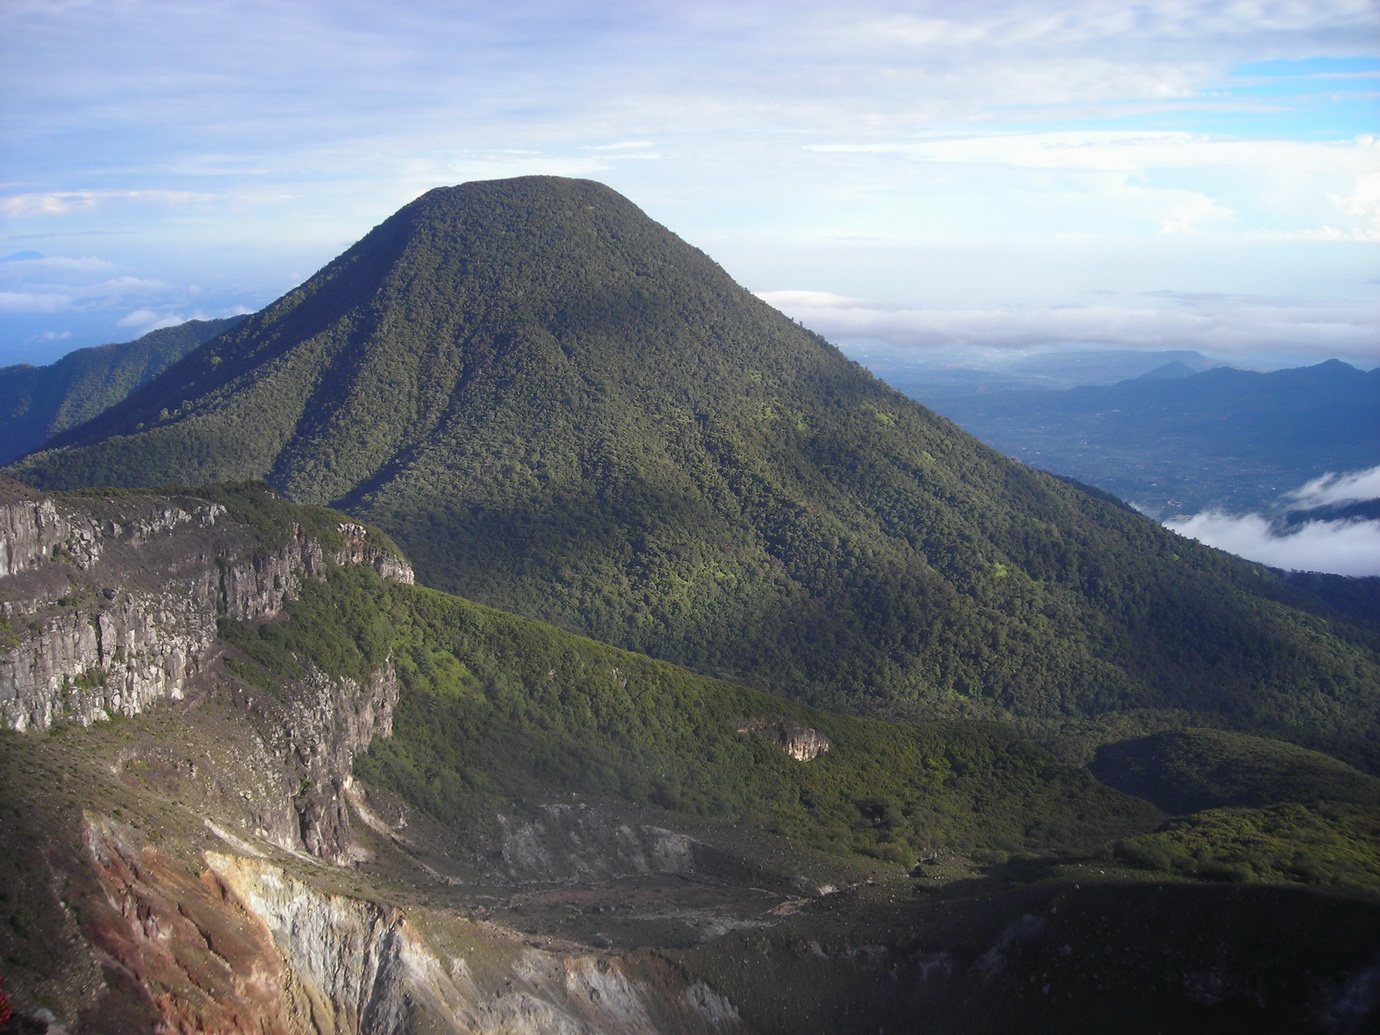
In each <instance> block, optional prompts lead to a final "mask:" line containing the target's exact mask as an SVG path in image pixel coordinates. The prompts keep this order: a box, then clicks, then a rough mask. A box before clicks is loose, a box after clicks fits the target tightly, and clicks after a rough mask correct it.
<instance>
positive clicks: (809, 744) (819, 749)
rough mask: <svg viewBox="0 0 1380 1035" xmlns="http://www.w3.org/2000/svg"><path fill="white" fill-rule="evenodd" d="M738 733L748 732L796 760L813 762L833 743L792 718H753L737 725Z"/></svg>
mask: <svg viewBox="0 0 1380 1035" xmlns="http://www.w3.org/2000/svg"><path fill="white" fill-rule="evenodd" d="M738 732H739V733H750V734H752V735H753V736H756V737H760V738H761V739H762V740H765V741H766V742H767V743H768V744H773V745H775V746H776V747H779V748H780V749H781V750H782V751H784V752H786V754H788V755H790V756H791V757H792V758H794V759H795V760H796V761H797V762H813V761H814V760H815V759H816V758H818V757H819V756H820V755H822V754H824V753H825V752H826V751H828V750H829V749H830V748H831V747H833V745H832V744H831V743H830V742H829V738H828V737H826V736H825V735H824V734H823V733H820V732H819V730H816V729H811V728H810V727H809V726H806V725H805V724H804V723H801V722H796V721H794V720H793V719H780V718H775V719H754V720H753V721H752V722H749V723H746V724H745V725H743V726H741V727H739V729H738Z"/></svg>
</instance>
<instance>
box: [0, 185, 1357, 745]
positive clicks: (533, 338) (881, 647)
mask: <svg viewBox="0 0 1380 1035" xmlns="http://www.w3.org/2000/svg"><path fill="white" fill-rule="evenodd" d="M1188 380H1194V379H1188ZM1147 383H1148V384H1152V385H1153V384H1165V385H1170V384H1175V383H1177V382H1147ZM12 470H13V472H14V473H15V474H16V476H18V477H20V478H22V479H24V480H28V481H31V482H34V483H37V484H39V485H42V486H46V487H50V488H58V487H77V486H93V485H102V484H107V483H115V484H120V485H130V486H132V485H140V484H161V483H167V482H171V481H180V482H193V483H196V482H208V481H224V480H237V479H249V478H266V479H267V480H268V481H269V482H270V483H271V484H273V485H274V486H275V487H277V488H278V489H280V490H281V491H283V492H285V493H287V494H288V495H289V496H291V497H292V498H294V499H296V500H298V501H304V502H319V503H331V504H333V505H336V506H338V507H339V508H341V509H343V510H346V511H348V512H350V513H353V514H356V515H359V516H361V517H364V518H365V519H367V520H369V521H371V522H373V523H375V524H377V525H379V526H380V527H382V528H383V529H384V530H385V531H387V532H389V533H390V534H391V535H393V536H394V537H395V538H397V539H398V541H399V542H400V543H401V544H402V545H403V547H404V549H405V550H406V551H407V552H408V554H409V555H410V556H411V557H412V558H413V561H414V563H415V564H416V567H417V571H418V576H419V578H420V579H421V580H422V581H423V582H426V583H429V584H431V585H433V586H436V587H439V588H443V589H446V590H448V591H451V592H457V593H460V594H463V595H465V596H467V597H470V598H473V599H476V600H478V601H480V602H483V603H486V604H489V605H492V606H496V607H500V608H503V609H505V610H508V611H512V612H516V613H518V614H522V615H524V616H528V617H533V618H539V619H541V620H543V621H547V622H550V623H552V624H555V625H558V626H560V627H563V628H565V629H567V630H572V631H576V632H580V633H584V634H587V635H590V636H593V637H595V638H598V639H601V640H604V641H605V642H609V643H613V644H616V645H618V646H621V647H624V648H631V649H634V650H637V651H639V652H642V653H646V654H650V655H653V656H655V657H658V658H662V659H665V660H671V661H675V662H678V663H681V664H684V665H687V666H689V667H690V668H692V669H695V670H697V671H699V672H701V673H708V674H713V675H726V676H732V677H734V678H737V679H740V680H744V681H746V682H748V683H750V684H752V685H754V686H756V687H760V688H767V689H771V690H775V691H778V692H780V693H782V694H784V695H788V696H791V697H794V698H797V699H803V700H806V701H808V702H811V703H815V704H829V705H833V706H837V707H841V708H846V709H847V710H850V711H853V712H863V713H868V714H873V715H885V716H906V717H911V718H935V717H940V716H959V715H966V716H974V715H975V716H988V717H997V716H1004V715H1009V714H1020V715H1029V716H1042V717H1047V718H1054V717H1074V718H1086V717H1089V716H1095V715H1100V714H1105V713H1108V712H1114V711H1122V710H1128V709H1134V710H1141V711H1143V712H1144V713H1146V714H1150V713H1154V714H1159V713H1162V712H1164V711H1166V710H1173V711H1175V714H1176V715H1177V714H1181V713H1183V712H1187V713H1191V714H1193V715H1195V716H1201V717H1203V718H1202V719H1201V723H1200V724H1202V725H1218V724H1223V723H1227V724H1233V725H1239V726H1245V727H1250V728H1253V729H1256V728H1263V727H1268V728H1271V729H1278V730H1283V731H1288V735H1290V736H1304V734H1305V732H1307V734H1308V735H1309V736H1312V737H1316V736H1319V735H1327V736H1333V737H1335V739H1336V741H1337V743H1338V745H1339V747H1338V751H1339V753H1340V754H1341V755H1342V757H1347V758H1353V757H1357V756H1358V755H1366V756H1367V757H1368V753H1372V752H1373V751H1374V745H1373V744H1372V743H1371V742H1370V741H1369V740H1367V737H1368V736H1369V734H1370V731H1371V730H1372V729H1373V728H1374V716H1375V714H1376V713H1377V711H1380V662H1377V658H1376V656H1375V654H1374V653H1373V651H1372V650H1371V649H1370V648H1369V647H1368V646H1367V645H1366V644H1365V643H1364V642H1363V640H1362V639H1361V638H1360V633H1358V632H1357V631H1356V630H1353V629H1350V628H1349V627H1347V626H1345V625H1338V624H1333V623H1331V622H1330V621H1329V620H1327V619H1325V618H1324V617H1321V616H1319V615H1315V614H1310V613H1307V612H1304V611H1300V610H1296V609H1294V608H1291V607H1289V606H1286V605H1285V604H1283V603H1281V602H1280V601H1281V600H1282V599H1283V598H1285V597H1287V596H1290V595H1291V594H1295V591H1294V590H1291V589H1290V588H1289V587H1288V586H1286V585H1285V584H1284V583H1283V582H1282V581H1280V580H1279V579H1278V578H1277V577H1276V576H1274V575H1272V574H1270V573H1268V572H1266V571H1265V570H1264V569H1262V568H1260V567H1258V566H1255V565H1250V564H1246V563H1243V562H1239V561H1237V560H1235V559H1233V558H1230V557H1228V556H1226V555H1224V554H1221V553H1218V552H1216V551H1212V550H1209V549H1207V548H1204V547H1200V546H1198V545H1197V544H1194V543H1192V542H1188V541H1186V540H1184V539H1182V538H1180V537H1177V536H1175V535H1173V534H1171V533H1169V532H1166V531H1164V530H1162V529H1161V528H1159V527H1158V526H1157V525H1156V524H1155V523H1153V522H1152V521H1150V520H1148V519H1146V518H1144V517H1141V516H1140V515H1138V514H1136V513H1134V512H1131V511H1129V510H1128V509H1126V508H1123V507H1120V506H1118V505H1117V504H1115V503H1113V502H1108V501H1106V500H1102V499H1098V498H1095V497H1093V496H1091V495H1089V494H1086V493H1084V492H1082V491H1080V490H1079V489H1077V488H1076V487H1073V486H1071V485H1068V484H1065V483H1063V482H1061V481H1058V480H1056V479H1055V478H1052V477H1049V476H1046V475H1043V474H1040V473H1038V472H1035V471H1031V470H1030V469H1028V468H1025V467H1022V466H1020V465H1017V464H1015V463H1012V462H1011V461H1009V460H1007V459H1006V458H1004V457H1002V456H1000V455H998V454H997V453H995V452H994V451H992V450H990V449H988V448H987V447H985V446H983V445H982V444H981V443H979V442H978V441H976V440H975V439H973V438H972V437H971V436H969V435H967V434H964V433H963V432H961V431H959V430H958V429H957V428H955V427H954V425H953V424H952V423H950V422H949V421H948V420H945V419H943V418H941V417H938V416H936V415H935V414H934V413H932V412H930V411H929V410H927V409H925V408H923V407H921V406H919V405H917V404H915V403H914V402H912V401H910V400H908V399H906V398H905V397H904V396H903V395H901V394H899V393H897V392H895V391H893V390H892V389H890V388H888V387H887V386H886V385H884V384H883V383H881V382H880V381H878V380H877V379H876V378H874V377H873V376H871V375H870V374H868V373H867V372H866V371H865V370H863V369H862V368H861V367H859V366H858V365H857V364H855V363H852V362H850V361H849V360H847V359H846V358H845V357H844V356H843V355H842V354H841V353H840V352H839V351H838V350H837V349H835V348H834V347H832V346H831V345H829V344H828V343H827V342H825V341H823V340H822V339H820V338H819V337H818V336H816V335H814V334H811V333H810V332H808V331H806V330H804V329H802V328H800V327H799V326H798V325H796V324H794V323H793V322H792V321H790V320H788V319H787V318H785V317H784V316H782V315H781V314H780V313H778V312H777V311H776V310H774V309H772V308H770V307H769V306H767V305H766V304H765V303H763V302H762V301H761V300H759V299H757V298H755V297H754V296H752V295H751V294H749V293H748V292H746V291H745V290H743V289H742V288H741V287H739V286H738V285H737V284H735V283H733V281H732V280H731V279H730V278H729V277H728V276H727V275H726V274H725V273H724V272H723V270H721V269H720V268H719V267H718V266H716V265H715V264H714V263H713V262H712V261H711V260H710V259H709V258H708V257H707V256H705V255H704V254H703V253H701V252H699V251H698V250H696V249H695V248H693V247H691V246H689V245H688V244H686V243H685V242H683V241H681V240H680V239H679V238H677V237H675V236H674V235H673V234H671V233H670V232H669V231H667V230H666V229H665V228H664V227H661V226H659V225H657V224H656V223H654V222H653V221H651V220H650V219H648V218H647V217H646V216H645V215H644V214H643V213H641V212H640V211H639V210H638V209H637V208H636V207H635V206H633V205H632V204H631V203H630V202H629V201H627V200H626V199H625V198H622V197H620V196H619V195H617V194H616V193H614V192H613V191H611V190H609V189H608V188H606V187H603V186H601V185H599V184H595V183H591V182H589V181H580V180H564V179H556V178H550V177H525V178H520V179H516V180H503V181H491V182H485V183H474V184H466V185H464V186H461V187H456V188H443V189H438V190H434V191H431V192H429V193H428V194H426V195H424V196H423V197H421V198H419V199H418V200H417V201H415V202H413V203H412V204H410V205H408V206H406V207H405V208H403V209H402V210H401V211H400V212H398V213H397V214H396V215H394V216H393V217H391V218H390V219H388V220H387V221H385V222H384V223H382V224H381V225H380V226H378V227H376V228H375V229H374V230H373V231H371V232H370V233H369V234H368V235H367V236H366V237H365V238H364V239H363V240H361V241H360V242H359V243H358V244H356V245H355V246H353V247H352V248H350V249H349V250H348V251H347V252H345V253H344V254H343V255H342V256H340V257H339V258H338V259H336V260H335V261H334V262H332V263H330V264H329V265H328V266H326V267H325V268H324V269H322V270H321V271H320V272H319V273H318V274H317V275H316V276H314V277H313V278H311V280H309V281H307V282H306V283H305V284H303V285H302V286H301V287H299V288H297V289H295V290H294V291H292V292H290V293H289V294H287V295H286V296H284V297H283V298H282V299H280V300H278V301H277V302H275V303H274V304H273V305H271V306H269V307H268V308H267V309H265V310H263V311H262V312H260V313H258V314H255V315H254V316H252V317H250V318H249V319H248V320H246V321H245V322H244V323H242V324H240V325H239V326H238V327H236V328H234V329H232V330H231V331H229V332H227V333H225V334H223V335H222V336H220V337H219V338H218V339H217V340H216V341H215V342H213V343H208V344H207V345H206V346H205V347H203V348H200V349H198V350H197V351H196V352H194V353H192V354H191V355H190V356H188V357H187V358H186V359H184V360H183V361H182V362H181V363H179V364H178V365H176V366H175V367H173V368H171V369H170V370H168V371H166V372H165V373H164V374H162V375H161V376H160V377H158V378H156V379H154V380H153V381H151V382H149V383H148V384H146V385H145V386H144V387H143V388H141V389H139V390H138V391H136V392H134V393H133V394H132V395H130V397H129V398H128V399H126V400H125V401H124V402H123V403H121V404H119V405H117V406H114V407H112V408H110V409H109V410H107V411H105V412H104V413H103V414H101V415H100V416H98V417H97V418H96V419H94V420H93V421H91V422H89V423H88V424H86V425H83V426H81V427H79V428H75V429H73V430H71V431H69V432H67V433H65V434H64V435H63V436H60V437H59V438H58V439H55V440H54V443H53V448H51V449H49V450H47V451H45V452H42V453H37V454H33V455H31V456H29V457H27V458H26V459H24V460H23V461H22V462H21V463H19V464H17V465H15V466H14V467H13V469H12Z"/></svg>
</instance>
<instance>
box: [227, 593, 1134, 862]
mask: <svg viewBox="0 0 1380 1035" xmlns="http://www.w3.org/2000/svg"><path fill="white" fill-rule="evenodd" d="M221 631H222V635H223V636H224V637H225V638H226V639H227V640H228V641H229V642H230V643H232V644H233V645H234V646H235V647H236V648H238V649H239V651H241V652H243V654H244V655H246V656H247V657H248V658H249V659H252V662H248V663H246V661H244V660H241V661H240V662H238V663H237V665H236V669H237V671H239V672H240V674H241V675H243V676H245V677H246V678H248V679H250V680H252V681H254V682H256V683H258V684H259V685H260V686H262V687H264V688H266V689H272V688H273V686H274V685H275V682H276V681H277V680H280V679H283V678H292V677H294V676H299V675H300V674H301V672H302V667H301V666H302V660H301V659H305V660H306V661H308V662H309V663H310V664H312V665H314V666H315V667H317V668H320V669H323V670H325V671H328V672H331V673H333V674H337V675H346V676H350V677H352V678H356V679H362V678H364V677H366V676H367V675H368V674H369V673H370V672H371V671H373V670H374V669H375V668H377V667H378V666H379V665H381V664H383V663H384V662H385V661H386V660H388V659H391V660H392V663H393V664H394V665H395V667H396V669H397V672H398V674H399V677H400V679H401V683H402V698H401V701H400V703H399V706H398V709H397V712H396V715H395V721H394V729H395V732H394V735H393V737H392V738H391V739H388V740H385V741H380V742H378V743H376V744H375V746H374V748H373V749H372V750H371V751H370V753H369V754H368V755H367V756H365V757H364V758H363V759H361V760H360V762H359V763H358V765H357V769H358V772H359V774H360V775H361V776H362V777H364V778H366V779H368V780H369V781H370V782H372V783H375V784H377V785H382V786H385V787H391V788H392V789H394V790H396V791H397V792H398V793H400V794H402V795H403V796H404V797H405V798H407V799H408V800H410V801H412V802H413V803H414V804H417V805H419V806H421V807H423V808H424V809H426V810H427V811H428V812H430V813H431V814H432V815H435V816H437V817H438V818H441V819H443V820H446V821H448V822H450V823H456V822H459V821H462V820H464V819H467V818H469V817H470V816H471V815H472V814H473V812H474V810H476V809H477V808H479V804H478V803H483V802H486V801H492V800H495V799H497V800H504V799H511V798H514V797H520V796H555V795H561V796H564V795H566V794H568V793H570V792H575V793H578V794H581V795H586V796H603V797H610V798H618V799H622V800H625V801H629V802H633V803H636V804H643V805H654V806H657V807H660V808H664V809H668V810H671V811H674V812H681V813H686V814H689V815H693V816H697V817H701V818H706V819H712V820H718V821H726V822H731V823H736V824H744V823H745V824H751V825H753V826H754V827H762V828H765V829H766V830H768V831H770V832H773V833H777V834H780V835H783V836H788V837H791V838H794V839H797V840H798V841H800V842H801V843H804V844H808V845H812V846H814V847H817V848H820V849H823V850H826V851H831V852H834V853H838V854H842V855H845V856H847V855H853V854H862V855H865V856H871V857H874V858H881V859H885V860H888V861H892V862H902V863H913V862H914V861H915V859H916V858H917V857H918V856H921V855H924V854H927V853H932V852H936V851H952V850H974V849H983V850H986V851H987V852H989V853H992V852H999V853H1009V852H1018V851H1043V852H1051V851H1056V850H1072V849H1078V848H1082V849H1086V848H1088V847H1090V846H1091V845H1093V844H1096V843H1099V842H1101V841H1104V840H1106V839H1107V838H1108V837H1110V836H1115V835H1116V834H1119V833H1124V832H1126V831H1128V830H1134V829H1137V828H1139V829H1141V830H1144V829H1147V828H1149V827H1151V826H1153V825H1154V823H1155V822H1156V821H1157V817H1158V812H1157V811H1156V810H1155V809H1154V808H1153V807H1151V806H1149V805H1147V804H1145V803H1144V802H1140V801H1137V800H1135V799H1133V798H1128V797H1126V796H1123V795H1121V794H1119V793H1117V792H1115V791H1112V790H1109V789H1108V788H1106V787H1103V786H1101V785H1099V784H1098V783H1097V782H1096V781H1095V780H1093V779H1092V777H1091V776H1090V775H1089V774H1088V773H1087V772H1086V771H1083V770H1078V769H1075V768H1073V767H1070V766H1065V765H1061V764H1059V763H1057V762H1055V761H1054V760H1053V759H1052V758H1050V757H1049V756H1048V755H1046V754H1045V753H1043V752H1042V751H1040V750H1038V749H1036V748H1034V747H1032V746H1030V745H1029V744H1026V743H1024V742H1022V741H1020V740H1019V739H1017V738H1016V737H1015V736H1013V735H1012V734H1011V733H1009V732H1007V731H1005V730H1003V729H1002V728H1000V727H999V726H996V725H994V724H991V723H979V722H964V721H948V722H935V723H921V724H916V725H911V724H891V723H884V722H878V721H876V720H866V719H856V718H849V717H845V716H838V715H831V714H829V713H826V712H821V711H817V710H813V709H810V708H807V707H804V706H802V705H798V704H795V703H793V702H789V701H785V700H782V699H780V698H775V697H772V696H769V695H766V694H763V693H760V692H757V691H753V690H749V689H746V688H743V687H739V686H734V685H732V684H728V683H724V682H720V681H718V680H714V679H709V678H706V677H703V676H697V675H694V674H692V673H690V672H687V671H685V670H684V669H679V668H676V667H675V666H673V665H669V664H667V663H665V662H659V661H653V660H651V659H649V658H646V657H643V656H640V655H636V654H631V653H628V652H626V651H621V650H617V649H615V648H612V647H608V646H605V645H603V644H599V643H595V642H593V641H590V640H585V639H583V638H580V637H577V636H573V635H571V634H569V633H564V632H561V631H559V630H557V629H553V628H551V627H549V626H542V625H540V624H538V623H535V622H531V621H527V620H525V619H521V618H517V617H514V616H512V615H507V614H504V613H502V612H498V611H493V610H491V609H489V608H485V607H482V606H480V605H476V604H472V603H469V602H467V601H464V600H460V599H458V598H456V597H451V596H447V595H445V594H442V593H437V592H435V591H432V590H426V589H421V588H414V587H408V586H400V585H396V584H393V583H388V582H384V581H383V580H381V579H379V578H377V577H376V576H374V575H372V574H371V573H369V572H367V571H363V570H358V569H350V570H347V569H340V570H335V571H333V572H332V573H331V576H330V578H329V580H328V582H327V583H326V584H324V585H321V586H314V587H312V588H310V589H309V590H308V591H307V592H305V593H304V594H303V596H302V598H301V599H300V600H298V601H297V602H295V603H293V604H292V605H291V606H290V607H289V620H288V621H286V622H281V623H279V622H273V623H267V624H263V625H259V626H249V625H243V624H240V623H235V622H230V621H224V622H222V630H221ZM783 719H789V720H793V721H794V722H797V723H800V724H803V725H806V726H808V727H809V728H811V729H814V730H816V731H817V732H819V733H822V734H823V735H824V736H826V737H827V738H828V739H829V741H830V743H831V748H830V750H828V751H827V752H825V753H824V754H822V755H821V756H819V757H818V758H817V759H815V760H814V761H811V762H800V761H796V760H795V759H793V758H791V757H789V756H788V755H787V754H786V753H785V752H784V751H783V750H782V749H781V748H780V747H779V746H777V745H775V744H773V743H770V742H769V740H768V739H767V738H763V737H761V736H758V735H755V734H753V733H752V732H750V731H749V730H748V727H750V725H751V724H752V722H753V721H754V720H767V721H774V720H783Z"/></svg>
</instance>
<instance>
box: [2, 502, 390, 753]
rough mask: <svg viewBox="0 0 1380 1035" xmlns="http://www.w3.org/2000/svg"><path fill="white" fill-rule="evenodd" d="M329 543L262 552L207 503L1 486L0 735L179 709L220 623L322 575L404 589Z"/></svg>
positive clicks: (299, 537) (268, 610)
mask: <svg viewBox="0 0 1380 1035" xmlns="http://www.w3.org/2000/svg"><path fill="white" fill-rule="evenodd" d="M339 531H340V535H341V540H342V543H343V545H342V546H341V547H340V549H339V550H336V551H333V552H332V554H331V555H330V556H327V555H326V553H325V551H323V549H322V546H321V544H320V543H319V542H318V541H317V540H316V539H314V538H312V537H311V536H309V535H308V534H306V532H304V531H303V529H302V528H301V527H300V526H293V528H292V529H291V530H290V533H289V534H288V535H286V536H285V537H283V539H282V541H281V542H279V543H278V544H276V545H273V546H271V547H267V548H265V547H263V546H262V545H261V544H260V542H259V540H258V538H257V536H256V535H255V534H254V532H253V530H252V529H250V528H248V527H247V526H245V525H242V524H239V523H237V522H235V521H233V520H231V519H230V518H229V517H228V516H227V513H226V509H225V507H223V506H221V505H220V504H217V503H212V502H209V501H207V500H202V499H197V498H194V497H190V496H128V495H122V496H118V497H98V496H96V497H92V496H87V497H48V496H44V495H42V494H39V493H36V492H33V491H32V490H29V489H27V488H26V487H24V486H22V485H19V484H18V483H16V482H12V481H8V480H6V481H4V482H0V621H2V622H3V625H0V725H4V726H5V727H7V728H9V729H14V730H25V729H47V728H48V727H50V726H52V725H53V724H54V723H57V722H63V721H74V722H78V723H81V724H83V725H86V724H89V723H91V722H93V721H96V720H99V719H105V718H109V717H111V716H113V715H135V714H138V713H139V712H141V711H143V710H144V709H145V708H147V707H148V705H149V704H150V703H151V702H153V701H156V700H162V699H172V700H177V699H180V698H181V697H183V696H184V695H185V693H186V692H187V689H188V687H189V686H190V685H191V683H192V682H193V681H194V680H195V679H196V677H197V676H198V675H200V674H201V673H202V672H203V671H205V669H206V666H207V664H208V663H209V661H210V659H211V657H212V654H213V647H214V644H215V636H216V619H217V617H218V616H226V617H230V618H234V619H238V620H242V621H247V620H258V619H262V618H265V617H268V616H271V615H274V614H276V613H278V612H279V611H281V610H282V607H283V604H284V603H285V601H287V600H288V599H290V598H292V597H293V596H295V595H296V594H297V593H298V592H300V590H301V587H302V585H303V583H304V582H306V581H310V580H319V579H321V578H323V577H324V576H325V572H326V568H327V564H328V563H353V564H364V565H368V566H371V567H373V568H374V569H375V570H376V571H379V572H380V574H383V575H384V576H386V577H390V578H394V579H397V580H398V581H402V582H411V581H412V571H411V569H410V568H409V567H408V565H407V563H406V561H404V560H402V559H401V558H400V557H398V556H397V555H396V554H395V553H394V552H392V551H391V550H388V549H386V548H383V547H380V546H377V545H375V544H373V543H372V542H371V541H370V538H369V533H368V531H367V530H366V529H365V528H364V527H363V526H361V525H357V524H354V523H352V522H343V523H342V524H341V526H340V529H339Z"/></svg>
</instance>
